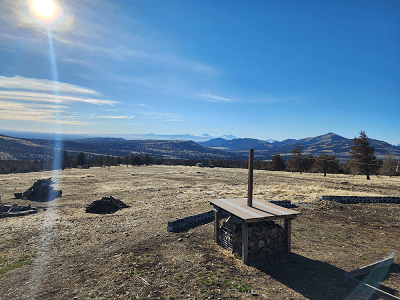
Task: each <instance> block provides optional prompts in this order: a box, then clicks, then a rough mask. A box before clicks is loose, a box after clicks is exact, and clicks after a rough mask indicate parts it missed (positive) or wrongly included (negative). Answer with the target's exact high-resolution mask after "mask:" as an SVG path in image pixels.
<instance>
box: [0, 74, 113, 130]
mask: <svg viewBox="0 0 400 300" xmlns="http://www.w3.org/2000/svg"><path fill="white" fill-rule="evenodd" d="M55 89H58V94H59V95H55V94H54V90H55ZM99 95H100V94H99V93H98V92H96V91H94V90H90V89H87V88H84V87H81V86H77V85H72V84H67V83H63V82H54V81H51V80H46V79H34V78H25V77H22V76H15V77H4V76H0V100H1V101H0V119H2V120H14V121H21V120H23V121H31V122H40V123H54V124H68V125H87V124H90V123H88V122H85V121H82V120H78V118H79V115H78V114H77V113H76V111H73V110H75V109H74V108H75V106H76V105H77V104H79V105H83V104H87V105H88V106H90V105H95V106H108V107H109V106H111V107H113V106H114V105H115V104H116V103H117V101H113V100H105V99H99V98H95V97H93V96H99ZM88 96H90V97H88ZM80 110H81V108H79V111H80Z"/></svg>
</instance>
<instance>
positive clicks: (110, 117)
mask: <svg viewBox="0 0 400 300" xmlns="http://www.w3.org/2000/svg"><path fill="white" fill-rule="evenodd" d="M95 118H97V119H133V117H129V116H97V117H95Z"/></svg>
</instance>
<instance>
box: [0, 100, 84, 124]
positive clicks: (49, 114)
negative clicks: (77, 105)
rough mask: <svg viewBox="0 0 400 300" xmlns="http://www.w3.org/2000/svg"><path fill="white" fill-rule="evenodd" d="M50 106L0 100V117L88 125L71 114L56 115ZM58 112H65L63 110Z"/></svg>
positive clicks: (14, 119) (10, 119)
mask: <svg viewBox="0 0 400 300" xmlns="http://www.w3.org/2000/svg"><path fill="white" fill-rule="evenodd" d="M46 108H50V109H46ZM51 108H52V107H43V106H39V107H37V106H33V105H29V104H25V103H18V102H8V101H1V102H0V119H1V120H9V121H24V122H39V123H50V124H63V125H88V124H89V123H88V122H82V121H78V120H73V118H74V117H73V116H61V117H58V116H56V111H55V110H54V109H51ZM58 113H59V114H60V113H65V111H64V110H60V111H58Z"/></svg>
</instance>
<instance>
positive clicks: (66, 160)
mask: <svg viewBox="0 0 400 300" xmlns="http://www.w3.org/2000/svg"><path fill="white" fill-rule="evenodd" d="M61 168H62V169H63V170H64V169H66V168H72V156H71V155H69V153H68V152H67V150H63V152H62V166H61Z"/></svg>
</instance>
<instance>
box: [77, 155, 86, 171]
mask: <svg viewBox="0 0 400 300" xmlns="http://www.w3.org/2000/svg"><path fill="white" fill-rule="evenodd" d="M76 164H77V165H78V166H81V167H82V168H83V165H84V164H86V157H85V153H83V152H80V153H79V154H78V156H77V157H76Z"/></svg>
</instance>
